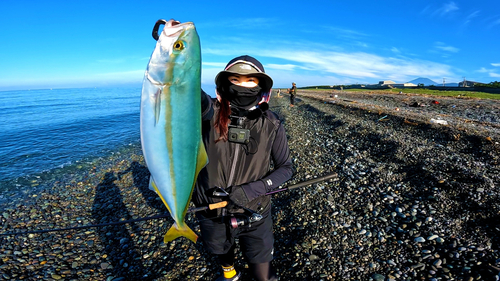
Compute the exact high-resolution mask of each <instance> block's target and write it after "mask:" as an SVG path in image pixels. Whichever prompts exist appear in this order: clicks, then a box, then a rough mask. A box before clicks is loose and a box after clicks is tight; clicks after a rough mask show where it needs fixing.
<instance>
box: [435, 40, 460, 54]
mask: <svg viewBox="0 0 500 281" xmlns="http://www.w3.org/2000/svg"><path fill="white" fill-rule="evenodd" d="M434 47H435V48H436V49H439V50H442V51H445V52H450V53H458V52H459V51H460V49H458V48H456V47H453V46H447V45H446V44H444V43H443V42H436V43H435V46H434Z"/></svg>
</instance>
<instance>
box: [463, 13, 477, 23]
mask: <svg viewBox="0 0 500 281" xmlns="http://www.w3.org/2000/svg"><path fill="white" fill-rule="evenodd" d="M478 15H479V11H474V12H472V13H470V14H469V15H468V16H467V17H466V18H465V21H464V25H468V24H469V23H470V22H471V21H472V19H474V18H475V17H477V16H478Z"/></svg>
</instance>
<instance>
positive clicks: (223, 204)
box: [0, 173, 337, 236]
mask: <svg viewBox="0 0 500 281" xmlns="http://www.w3.org/2000/svg"><path fill="white" fill-rule="evenodd" d="M336 175H337V173H331V174H328V175H326V176H322V177H318V178H315V179H311V180H306V181H303V182H300V183H296V184H293V185H290V186H287V187H285V188H281V189H277V190H273V191H271V192H268V193H266V194H265V195H273V194H276V193H279V192H284V191H288V190H293V189H296V188H299V187H305V186H308V185H311V184H315V183H319V182H323V181H327V180H329V179H332V178H334V177H335V176H336ZM228 204H229V202H228V201H222V202H218V203H213V204H209V205H208V206H202V207H196V208H189V209H188V210H187V213H196V212H200V211H205V210H215V209H220V208H224V207H226V206H227V205H228ZM169 216H170V214H169V213H164V214H159V215H155V216H149V217H144V218H138V219H130V220H123V221H116V222H109V223H100V224H91V225H82V226H75V227H67V228H54V229H41V230H31V231H24V232H7V233H0V236H8V235H24V234H37V233H48V232H59V231H66V230H75V229H86V228H97V227H104V226H111V225H122V224H128V223H134V222H140V221H147V220H154V219H161V218H167V217H169ZM240 225H241V224H240ZM233 227H234V225H233Z"/></svg>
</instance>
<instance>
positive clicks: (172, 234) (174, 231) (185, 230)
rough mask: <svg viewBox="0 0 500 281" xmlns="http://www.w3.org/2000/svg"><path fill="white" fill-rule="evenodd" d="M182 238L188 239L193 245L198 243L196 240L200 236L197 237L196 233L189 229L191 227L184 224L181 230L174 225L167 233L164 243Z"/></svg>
mask: <svg viewBox="0 0 500 281" xmlns="http://www.w3.org/2000/svg"><path fill="white" fill-rule="evenodd" d="M180 236H184V237H186V238H187V239H189V240H191V241H192V242H193V243H196V240H198V235H196V234H195V233H194V231H192V230H191V228H189V226H187V225H186V224H183V226H182V227H180V228H179V227H178V226H177V224H175V223H174V225H172V227H171V228H170V229H169V230H168V231H167V234H165V236H164V237H163V242H164V243H167V242H170V241H172V240H174V239H176V238H177V237H180Z"/></svg>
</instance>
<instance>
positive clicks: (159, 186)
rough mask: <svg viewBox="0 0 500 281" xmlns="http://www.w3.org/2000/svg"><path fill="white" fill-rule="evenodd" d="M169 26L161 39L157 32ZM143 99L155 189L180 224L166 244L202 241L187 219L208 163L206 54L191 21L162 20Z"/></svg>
mask: <svg viewBox="0 0 500 281" xmlns="http://www.w3.org/2000/svg"><path fill="white" fill-rule="evenodd" d="M161 25H164V28H163V31H161V34H158V29H159V27H160V26H161ZM153 37H154V38H155V39H156V40H157V43H156V47H155V49H154V51H153V54H152V55H151V59H150V60H149V64H148V67H147V69H146V73H145V75H144V81H143V84H142V95H141V121H140V123H141V144H142V151H143V154H144V158H145V160H146V165H147V167H148V169H149V172H150V173H151V178H150V188H151V189H153V190H155V191H156V193H157V194H158V195H159V196H160V198H161V200H162V201H163V203H164V204H165V206H167V209H168V211H169V212H170V215H171V216H172V218H173V219H174V220H175V223H174V225H173V226H172V227H171V228H170V229H169V230H168V231H167V233H166V234H165V237H164V239H163V240H164V241H165V242H169V241H172V240H174V239H175V238H177V237H179V236H184V237H186V238H188V239H189V240H191V241H193V242H195V243H196V240H197V238H198V236H197V235H196V234H195V233H194V232H193V231H192V230H191V229H190V228H189V227H188V226H187V225H186V223H185V221H184V217H185V215H186V212H187V209H188V206H189V202H190V201H191V196H192V193H193V188H194V184H195V182H196V178H197V177H198V173H199V171H200V170H201V169H202V168H203V167H204V166H205V165H206V164H207V163H208V157H207V154H206V151H205V147H204V145H203V142H202V140H201V95H200V91H201V51H200V40H199V37H198V33H197V32H196V29H195V26H194V24H193V23H192V22H186V23H180V22H178V21H174V20H169V21H165V20H159V21H158V22H157V23H156V25H155V28H154V29H153Z"/></svg>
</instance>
